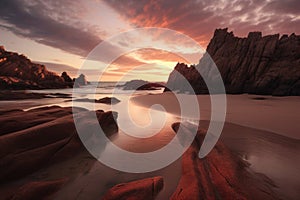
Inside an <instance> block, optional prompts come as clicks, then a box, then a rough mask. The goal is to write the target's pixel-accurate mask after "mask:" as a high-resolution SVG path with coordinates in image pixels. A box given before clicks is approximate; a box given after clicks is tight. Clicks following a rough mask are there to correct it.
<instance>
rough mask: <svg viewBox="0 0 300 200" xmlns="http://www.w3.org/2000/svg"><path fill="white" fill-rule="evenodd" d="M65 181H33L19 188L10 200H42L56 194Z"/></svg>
mask: <svg viewBox="0 0 300 200" xmlns="http://www.w3.org/2000/svg"><path fill="white" fill-rule="evenodd" d="M66 181H67V180H66V179H58V180H52V181H33V182H29V183H26V184H24V185H23V186H22V187H20V188H19V189H18V190H17V191H16V192H15V193H14V194H13V196H12V197H10V198H9V199H10V200H27V199H31V200H35V199H36V200H38V199H44V198H45V197H48V196H50V195H52V194H53V193H55V192H57V191H58V190H59V189H60V187H61V186H62V185H63V184H64V183H65V182H66Z"/></svg>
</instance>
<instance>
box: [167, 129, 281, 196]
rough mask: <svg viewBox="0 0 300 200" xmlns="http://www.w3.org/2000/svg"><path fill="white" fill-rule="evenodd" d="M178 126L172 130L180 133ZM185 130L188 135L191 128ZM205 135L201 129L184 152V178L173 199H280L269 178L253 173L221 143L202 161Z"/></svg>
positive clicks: (182, 177)
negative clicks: (201, 150) (200, 154)
mask: <svg viewBox="0 0 300 200" xmlns="http://www.w3.org/2000/svg"><path fill="white" fill-rule="evenodd" d="M179 125H180V124H179V123H175V124H173V129H174V130H175V131H177V130H178V128H179ZM184 130H185V131H186V132H187V131H188V130H189V127H186V128H185V129H184ZM187 134H189V133H188V132H187ZM205 134H206V132H205V131H204V130H198V132H197V135H196V137H195V140H194V142H193V143H192V145H191V146H190V147H189V148H188V150H187V151H186V152H185V153H184V155H183V157H182V175H181V179H180V181H179V184H178V186H177V189H176V191H175V192H174V193H173V195H172V197H171V199H172V200H179V199H180V200H185V199H186V200H204V199H280V198H279V196H278V195H276V193H275V192H274V191H273V189H274V185H273V184H272V182H271V181H270V180H269V179H268V178H266V177H264V176H262V175H260V174H255V173H254V172H251V171H250V170H249V168H248V167H247V166H248V165H247V163H245V162H244V161H243V160H242V159H241V158H240V157H238V156H237V155H236V154H234V153H232V152H231V151H230V150H229V149H228V148H227V147H226V146H225V145H223V144H222V143H221V142H218V143H217V145H216V146H215V147H214V148H213V150H212V151H211V152H210V153H209V154H208V155H207V156H206V157H204V158H202V159H199V157H198V153H199V149H200V146H201V144H202V142H203V139H204V136H205Z"/></svg>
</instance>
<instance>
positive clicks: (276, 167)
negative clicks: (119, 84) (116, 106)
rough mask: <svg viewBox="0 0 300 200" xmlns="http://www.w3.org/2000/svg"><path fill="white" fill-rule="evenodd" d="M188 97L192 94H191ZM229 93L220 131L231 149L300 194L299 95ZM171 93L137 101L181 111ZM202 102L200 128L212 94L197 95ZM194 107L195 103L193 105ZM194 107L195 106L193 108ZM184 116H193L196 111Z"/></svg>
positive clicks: (289, 192)
mask: <svg viewBox="0 0 300 200" xmlns="http://www.w3.org/2000/svg"><path fill="white" fill-rule="evenodd" d="M185 96H187V97H186V98H190V97H189V96H188V95H185ZM256 97H257V96H254V95H228V96H227V103H228V104H227V111H228V113H227V117H226V122H225V126H224V129H223V131H222V134H221V138H220V141H222V142H223V143H224V144H225V145H226V146H227V147H228V148H229V149H231V150H232V151H234V152H236V153H237V154H239V155H240V156H241V157H242V158H243V159H244V160H245V161H247V162H249V164H250V169H252V170H253V171H254V172H256V173H261V174H264V175H266V176H267V177H268V178H270V179H271V180H272V181H273V182H274V184H275V185H276V187H277V188H276V190H277V191H278V192H279V193H280V194H282V195H283V196H285V197H286V198H287V199H299V197H300V174H299V171H300V157H299V154H300V140H299V139H300V134H299V130H300V123H299V117H298V115H299V113H300V110H299V109H300V101H299V100H300V98H299V97H264V99H263V100H257V99H255V98H256ZM174 98H175V96H174V95H173V94H171V93H167V94H159V95H147V96H137V97H133V98H132V99H131V101H132V102H134V103H135V104H137V105H140V106H144V107H151V105H154V104H161V105H163V106H164V108H165V110H166V111H167V112H169V113H173V114H175V115H180V109H179V108H178V106H179V105H178V102H177V101H176V99H174ZM198 100H199V104H201V105H200V106H201V121H200V126H201V128H207V127H208V125H209V118H210V115H209V113H208V112H209V111H210V109H209V108H208V107H210V100H209V96H207V95H204V96H198ZM191 107H192V105H191ZM191 109H192V108H191ZM190 113H191V115H189V116H184V117H191V118H193V117H194V116H193V113H192V112H190Z"/></svg>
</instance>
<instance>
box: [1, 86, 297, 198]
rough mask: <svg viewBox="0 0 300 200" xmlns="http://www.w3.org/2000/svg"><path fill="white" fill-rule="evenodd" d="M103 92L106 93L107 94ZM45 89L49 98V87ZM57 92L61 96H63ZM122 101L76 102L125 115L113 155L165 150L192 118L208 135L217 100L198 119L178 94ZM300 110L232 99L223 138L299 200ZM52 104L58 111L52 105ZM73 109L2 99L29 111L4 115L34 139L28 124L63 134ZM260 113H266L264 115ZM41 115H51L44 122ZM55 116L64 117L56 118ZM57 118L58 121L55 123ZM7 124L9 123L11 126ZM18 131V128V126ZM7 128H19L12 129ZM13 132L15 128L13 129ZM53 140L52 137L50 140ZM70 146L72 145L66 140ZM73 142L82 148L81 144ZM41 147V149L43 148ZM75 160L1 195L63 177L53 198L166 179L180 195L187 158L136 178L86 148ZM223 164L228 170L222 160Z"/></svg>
mask: <svg viewBox="0 0 300 200" xmlns="http://www.w3.org/2000/svg"><path fill="white" fill-rule="evenodd" d="M101 90H102V89H99V91H101ZM82 91H85V93H82V92H81V93H80V92H79V93H78V95H75V98H89V99H92V97H93V95H92V93H90V92H88V91H89V89H88V88H87V90H86V89H84V88H83V89H82ZM39 92H40V93H43V92H44V93H49V91H48V90H45V91H42V90H41V91H39ZM50 92H52V93H53V92H55V91H50ZM61 92H64V90H61ZM65 92H66V93H67V94H70V92H71V90H65ZM179 95H180V96H181V97H180V98H182V99H185V101H186V102H188V101H189V98H194V97H193V96H190V95H186V94H179ZM104 96H107V94H104V93H103V94H102V92H98V93H97V94H96V98H102V97H104ZM114 96H115V97H116V98H118V99H120V100H121V102H120V103H118V104H116V105H114V106H111V105H105V104H93V103H92V102H77V101H76V103H75V105H76V106H78V105H81V107H82V108H84V110H85V109H91V108H92V110H93V109H96V110H100V109H101V110H104V112H107V111H110V110H113V111H115V112H118V119H117V123H118V126H119V130H118V132H117V133H116V134H114V135H112V136H111V137H110V140H111V142H112V143H107V144H104V146H103V148H104V149H105V151H108V152H110V153H111V156H112V157H113V156H117V153H116V152H114V151H113V150H112V149H111V147H112V145H117V146H119V147H120V148H122V149H124V150H127V151H130V152H136V153H145V152H151V151H154V150H158V149H160V148H162V147H163V146H165V145H167V144H168V143H169V142H170V141H171V140H172V139H173V138H174V136H175V132H174V130H172V125H173V124H174V123H176V122H180V121H185V120H187V121H188V122H191V121H193V122H196V121H199V120H200V128H201V129H204V130H205V129H207V128H208V125H209V119H210V100H209V98H210V97H209V96H208V95H198V96H196V98H197V100H198V102H199V107H200V111H201V115H200V119H197V118H195V116H194V115H193V113H194V112H186V113H185V114H186V115H184V116H180V107H179V105H178V100H176V97H175V96H174V95H173V94H172V93H168V92H167V93H160V91H155V92H153V91H143V92H138V93H135V94H133V96H130V94H127V93H120V94H114ZM155 104H158V105H161V106H154V107H153V106H152V105H155ZM187 105H188V106H189V108H188V110H189V109H190V110H191V111H192V110H193V109H194V105H193V104H187ZM299 105H300V104H299V97H271V96H258V95H246V94H244V95H227V115H226V121H225V125H224V129H223V131H222V134H221V137H220V140H219V141H220V142H221V143H223V144H224V145H225V146H226V148H228V149H229V150H230V151H231V152H232V153H233V155H234V156H237V158H239V159H241V160H243V161H245V163H248V165H249V166H248V167H247V168H246V170H250V171H251V173H254V174H257V175H253V177H256V176H259V177H260V180H263V181H262V182H260V184H267V185H271V186H272V188H273V190H274V191H275V192H276V193H278V194H280V195H281V196H282V197H284V198H285V199H297V197H299V196H300V193H299V180H300V177H299V173H298V171H299V170H300V169H299V166H300V159H299V156H298V155H299V153H300V148H299V144H300V141H299V136H297V133H298V132H297V129H298V128H299V123H297V121H298V119H297V117H296V115H297V113H299V111H297V109H299ZM45 106H52V107H48V108H47V107H45ZM53 106H54V107H53ZM70 106H72V102H70V100H69V98H50V99H48V98H46V99H25V100H13V101H9V100H5V101H0V107H1V112H3V113H5V112H6V111H7V110H8V108H9V109H10V110H11V108H18V109H20V110H19V111H10V112H21V111H22V110H24V111H23V112H24V114H22V115H20V116H18V115H16V114H15V117H14V115H13V114H7V113H6V114H5V115H4V116H6V117H8V119H9V118H11V119H13V120H14V121H16V123H18V122H19V126H18V127H19V128H20V129H24V130H20V131H23V132H24V133H26V134H27V132H28V134H30V131H26V129H27V128H26V123H27V124H30V123H32V122H31V120H33V122H34V123H37V124H32V125H30V126H33V127H32V129H34V130H36V131H38V132H40V131H39V130H40V129H39V127H42V128H43V129H41V133H43V134H50V133H51V130H55V131H57V130H58V129H53V128H51V127H52V126H54V127H55V126H56V125H55V124H58V125H59V124H60V125H59V126H60V127H62V128H63V127H64V126H65V125H64V123H65V122H64V117H67V119H68V120H70V119H69V118H70V117H71V115H70V114H71V111H70ZM127 106H128V107H127ZM60 107H62V108H60ZM68 107H69V108H68ZM150 107H151V109H150V110H149V108H150ZM162 107H163V109H162ZM35 110H36V111H35ZM259 110H261V112H258V111H259ZM28 112H29V113H28ZM85 112H86V111H85ZM127 112H129V114H130V115H131V118H132V119H133V120H134V121H135V122H136V123H137V125H139V126H140V128H137V129H135V128H132V127H130V126H129V125H128V120H129V119H128V118H127V114H128V113H127ZM30 113H33V114H30ZM22 116H23V117H22ZM38 116H43V118H39V117H38ZM24 117H26V119H27V120H26V121H25V124H24V122H22V123H20V122H21V120H22V119H24ZM55 118H58V119H57V120H54V121H53V119H55ZM18 120H19V121H18ZM49 120H50V121H51V122H48V121H49ZM53 123H54V124H53ZM6 124H7V125H9V123H6ZM23 124H24V125H23ZM51 124H53V125H51ZM22 126H24V128H22ZM68 126H70V124H69V125H68ZM11 127H13V124H12V126H11ZM47 127H49V128H48V130H49V131H50V132H49V131H47V133H46V132H45V130H46V129H47ZM145 127H147V128H145ZM6 129H7V130H8V129H10V130H12V129H11V128H9V126H8V127H7V128H6ZM6 129H3V130H6ZM68 129H69V128H68ZM29 130H30V129H29ZM124 130H127V131H128V130H129V132H124ZM298 130H299V129H298ZM20 131H19V132H20ZM7 132H10V131H9V130H8V131H7ZM48 132H49V133H48ZM17 133H18V130H17V131H13V132H12V133H9V134H8V135H12V136H13V134H15V135H17ZM62 133H64V134H69V133H68V131H67V130H64V131H63V132H62ZM18 134H19V133H18ZM136 136H139V137H136ZM47 137H50V135H49V136H47ZM52 137H54V138H56V137H58V138H59V137H61V136H59V134H57V135H54V136H51V138H52ZM68 137H69V136H68ZM51 140H53V139H51ZM55 140H56V139H55ZM59 140H60V139H59ZM62 141H65V139H63V140H62ZM71 144H73V145H74V142H72V143H71ZM75 144H77V143H75ZM36 145H39V144H38V143H37V144H36ZM73 145H71V147H72V148H74V147H73ZM75 147H76V145H75ZM62 152H69V151H62ZM25 155H26V154H25ZM70 155H71V154H70V153H67V154H66V155H65V154H63V157H65V158H66V160H64V161H62V160H60V161H58V162H55V163H52V164H49V165H46V166H44V165H43V166H42V167H41V168H40V169H39V170H37V171H35V170H33V173H31V174H29V175H26V176H22V177H21V178H20V179H14V180H13V181H10V182H8V183H5V184H3V185H2V187H1V192H2V193H3V194H6V195H8V196H9V194H11V193H12V192H14V191H16V190H17V191H18V188H19V187H21V186H22V185H24V184H25V185H26V183H28V182H32V181H33V180H34V181H40V182H44V181H47V180H61V179H63V180H64V182H63V184H62V186H60V187H59V189H58V190H57V192H56V193H54V194H52V198H55V199H64V198H72V199H73V198H77V199H86V198H87V197H89V198H90V199H99V198H101V197H102V196H103V195H104V194H105V193H106V192H107V190H108V189H109V188H111V187H113V186H114V185H116V184H118V183H124V182H130V181H134V180H141V179H144V178H149V177H156V176H162V177H163V178H164V187H163V189H162V190H161V191H160V193H159V194H158V196H157V199H166V198H169V197H170V196H171V195H172V194H173V193H174V191H175V189H176V187H177V185H178V184H179V181H180V177H181V175H182V172H181V169H182V160H181V158H179V159H178V160H176V161H175V162H174V163H172V164H171V165H169V166H167V167H165V168H163V169H161V170H157V171H154V172H150V173H140V174H135V173H126V172H120V171H116V170H114V169H111V168H110V167H107V166H105V165H104V164H102V163H100V162H99V161H97V159H95V158H94V157H93V156H91V154H90V153H88V152H87V151H85V150H80V151H79V152H78V153H76V154H74V155H73V156H71V157H70ZM220 156H221V155H220ZM221 158H222V156H221ZM122 159H124V161H125V160H126V158H120V163H122ZM135 162H136V161H135V160H132V163H135ZM137 164H138V163H137ZM219 164H220V166H222V163H219ZM251 176H252V175H251ZM261 177H263V179H261Z"/></svg>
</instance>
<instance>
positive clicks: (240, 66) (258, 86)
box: [166, 28, 300, 95]
mask: <svg viewBox="0 0 300 200" xmlns="http://www.w3.org/2000/svg"><path fill="white" fill-rule="evenodd" d="M210 57H211V58H212V60H211V59H210ZM212 61H213V62H214V63H215V64H216V66H217V68H218V69H219V71H220V74H221V76H222V78H223V81H224V85H225V88H226V92H227V93H230V94H237V93H251V94H262V95H300V78H299V77H300V36H299V35H295V34H291V35H290V36H288V35H283V36H281V37H279V34H276V35H268V36H262V34H261V32H250V33H249V34H248V37H246V38H239V37H236V36H234V35H233V33H232V32H228V31H227V28H226V29H217V30H216V31H215V33H214V36H213V38H212V39H211V41H210V43H209V45H208V47H207V53H206V54H204V56H203V57H202V58H201V60H200V62H199V64H198V65H196V66H191V67H188V66H187V65H185V64H183V63H178V64H177V65H176V67H175V69H174V71H173V72H172V73H171V74H170V76H169V80H168V82H167V85H166V86H167V88H168V89H166V91H167V90H178V91H179V92H186V91H188V89H187V88H186V87H185V84H181V83H182V80H181V79H182V77H180V76H178V74H177V73H175V71H177V72H179V73H180V74H182V75H183V77H185V78H186V79H187V80H188V81H189V82H190V83H191V85H192V88H193V89H194V91H195V93H196V94H203V93H208V91H207V88H206V85H205V83H204V81H203V80H202V78H201V76H200V75H199V73H198V70H201V69H205V71H206V73H204V74H206V75H208V76H209V74H212V73H210V72H211V71H210V70H211V67H210V66H211V65H213V62H212ZM209 78H211V77H209Z"/></svg>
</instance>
